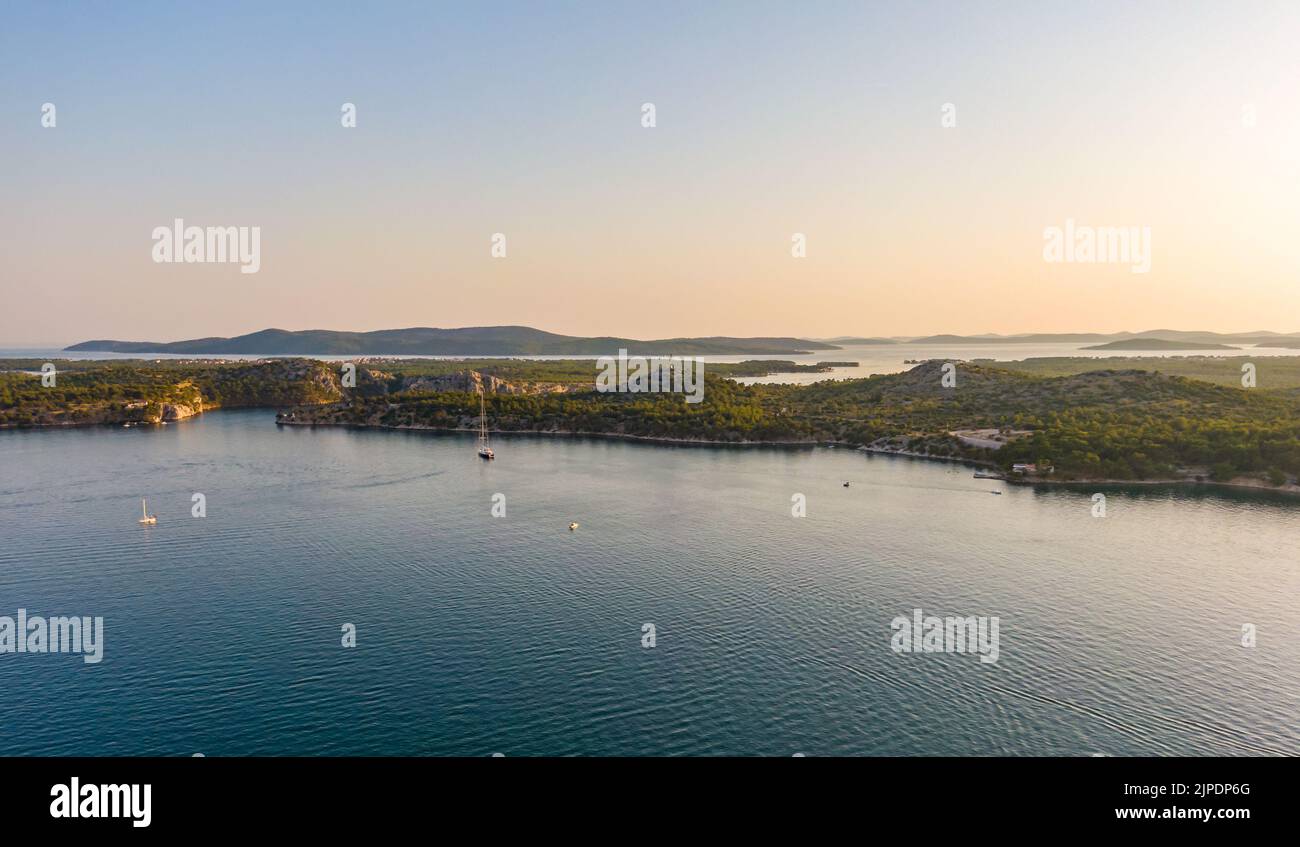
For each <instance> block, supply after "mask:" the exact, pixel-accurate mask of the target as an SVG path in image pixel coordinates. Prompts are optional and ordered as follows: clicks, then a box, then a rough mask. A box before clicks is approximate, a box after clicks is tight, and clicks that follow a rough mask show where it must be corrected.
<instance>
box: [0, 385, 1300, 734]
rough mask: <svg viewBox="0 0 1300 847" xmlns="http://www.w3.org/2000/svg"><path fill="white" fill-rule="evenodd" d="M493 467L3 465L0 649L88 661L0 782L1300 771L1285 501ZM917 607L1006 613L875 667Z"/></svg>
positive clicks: (14, 663) (815, 456)
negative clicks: (986, 770)
mask: <svg viewBox="0 0 1300 847" xmlns="http://www.w3.org/2000/svg"><path fill="white" fill-rule="evenodd" d="M495 446H496V447H497V451H498V457H499V458H498V459H497V461H496V462H494V463H491V464H487V463H483V462H482V461H480V460H479V459H478V458H477V457H476V456H475V454H474V449H473V441H472V439H471V438H468V437H465V436H460V435H437V434H428V433H393V432H367V431H349V430H343V429H316V430H311V429H294V428H290V429H277V428H276V426H275V425H274V423H273V416H272V415H271V414H270V413H269V412H267V411H265V410H260V411H222V412H216V413H211V414H208V415H205V416H203V417H202V418H200V419H198V420H194V421H189V422H185V423H182V424H178V425H172V426H167V427H159V428H136V429H112V428H96V429H79V430H67V431H29V432H0V539H3V543H0V615H10V616H13V615H15V614H16V612H17V609H19V608H25V609H27V610H28V613H29V614H44V615H59V614H68V615H92V616H93V615H102V616H103V617H104V619H105V642H106V644H105V655H104V659H103V661H102V662H101V663H100V664H98V665H88V664H85V663H84V662H83V661H82V660H81V659H80V658H79V657H76V656H71V655H30V654H26V655H18V654H0V691H3V692H4V700H5V704H4V713H5V717H4V720H3V721H0V754H46V755H65V754H89V755H104V754H107V755H114V754H123V755H125V754H161V755H190V754H191V753H194V752H202V753H204V754H206V755H209V756H211V755H245V754H272V755H275V754H415V755H424V754H433V755H445V754H453V755H488V754H491V753H494V752H500V753H504V754H506V755H510V756H515V755H538V754H551V755H611V754H618V755H636V754H655V755H661V754H673V755H681V754H742V755H751V754H763V755H777V756H789V755H791V754H792V753H795V752H802V753H805V754H807V755H830V754H852V755H943V754H949V755H999V754H1012V755H1085V756H1086V755H1091V754H1098V753H1100V754H1111V755H1146V754H1179V755H1202V754H1204V755H1209V754H1227V755H1241V754H1281V753H1288V754H1297V753H1300V622H1298V619H1297V615H1296V609H1295V602H1296V597H1297V596H1300V556H1298V555H1297V552H1296V551H1297V538H1300V534H1298V533H1297V526H1298V525H1300V503H1297V502H1295V501H1287V500H1280V499H1269V498H1266V497H1261V496H1247V495H1240V496H1238V495H1229V496H1220V495H1196V494H1190V493H1186V492H1184V493H1176V492H1172V491H1169V490H1159V489H1111V490H1109V491H1108V492H1107V494H1108V498H1109V501H1108V516H1107V517H1105V518H1100V519H1099V518H1093V517H1091V507H1092V502H1091V500H1090V499H1089V495H1090V494H1091V492H1069V491H1063V490H1042V491H1036V490H1032V489H1027V488H1006V487H1004V486H1003V484H1002V483H999V482H996V481H988V480H976V479H973V478H972V477H971V474H970V471H969V470H968V469H964V468H961V467H959V466H949V465H943V464H937V463H928V462H923V461H914V460H908V459H902V458H894V457H878V456H877V457H871V456H867V455H864V454H862V453H857V452H853V451H847V450H831V449H806V450H778V449H740V448H737V449H714V448H685V447H665V446H652V445H644V444H634V443H625V442H618V441H600V440H582V439H560V438H544V437H523V436H520V437H502V438H499V439H497V440H496V444H495ZM844 481H849V482H851V483H852V486H851V487H850V488H844V487H843V485H842V483H843V482H844ZM992 490H1000V491H1003V492H1004V493H1003V495H1002V496H992V495H991V494H990V493H989V492H990V491H992ZM194 492H202V493H203V494H205V495H206V498H207V510H208V516H207V517H206V518H193V517H191V516H190V508H191V495H192V493H194ZM796 492H798V493H802V494H804V495H806V498H807V510H808V511H807V517H806V518H801V519H800V518H793V517H791V514H790V508H791V495H792V494H794V493H796ZM495 493H501V494H504V495H505V498H506V516H505V517H499V518H494V517H493V516H492V514H491V507H492V497H493V495H494V494H495ZM142 496H147V497H148V498H149V505H150V511H152V512H155V513H156V514H157V515H158V525H157V526H155V527H140V526H138V525H137V524H136V518H137V517H138V514H139V508H140V497H142ZM570 521H578V522H580V524H581V526H580V528H579V529H578V530H577V531H576V532H570V531H569V530H568V524H569V522H570ZM918 607H919V608H922V609H924V610H925V612H926V613H927V614H936V615H988V616H994V615H996V616H998V617H999V618H1000V658H999V661H998V662H997V663H996V664H981V663H980V662H979V661H977V659H976V657H974V656H971V655H951V654H931V655H905V654H903V655H900V654H896V653H894V652H893V651H891V649H890V638H891V635H892V630H891V628H890V621H891V620H892V619H893V618H894V617H896V616H899V615H910V614H911V611H912V610H913V609H915V608H918ZM344 623H353V624H355V626H356V628H357V638H358V644H357V646H356V647H355V648H344V647H342V646H341V645H340V638H341V633H340V627H341V626H342V625H343V624H344ZM644 623H653V624H654V625H655V627H656V629H657V646H655V647H654V648H652V649H645V648H643V647H642V646H641V633H642V625H643V624H644ZM1243 623H1252V624H1254V625H1255V626H1256V627H1257V632H1258V644H1257V646H1255V647H1253V648H1248V647H1243V646H1242V645H1241V627H1242V624H1243Z"/></svg>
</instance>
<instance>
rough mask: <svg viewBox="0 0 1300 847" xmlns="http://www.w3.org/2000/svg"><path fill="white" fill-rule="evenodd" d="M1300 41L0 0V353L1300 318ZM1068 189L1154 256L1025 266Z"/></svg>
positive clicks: (1183, 20)
mask: <svg viewBox="0 0 1300 847" xmlns="http://www.w3.org/2000/svg"><path fill="white" fill-rule="evenodd" d="M181 6H184V8H181ZM652 7H653V8H652ZM1298 35H1300V4H1297V3H1294V2H1279V3H1263V2H1259V3H1257V2H1232V3H1230V2H1222V3H1196V2H1169V3H1159V2H1142V3H1132V2H1125V3H1063V2H1033V3H1028V2H1027V3H981V2H952V3H908V4H904V3H902V2H897V3H888V4H877V3H861V2H857V3H842V4H841V3H824V2H814V3H799V4H795V3H789V4H774V3H717V4H713V3H709V4H701V3H670V4H663V3H655V4H646V3H613V2H610V3H588V4H557V3H499V4H477V3H476V4H470V3H457V4H438V5H436V6H435V5H433V4H426V3H409V4H406V3H385V2H376V3H365V4H361V3H356V4H353V3H347V4H345V3H337V4H336V3H326V4H315V3H313V4H307V3H302V4H263V3H247V4H245V3H222V4H216V5H203V6H198V5H190V4H176V3H157V4H152V3H131V4H104V3H95V4H84V5H83V4H74V3H66V4H65V3H43V4H24V5H23V6H17V5H6V7H5V9H4V11H3V23H2V24H0V57H3V58H0V294H3V296H4V303H5V308H4V309H3V310H0V347H6V346H8V347H14V346H23V345H33V346H35V345H45V344H66V343H71V342H75V341H80V340H84V339H88V338H116V339H131V340H159V341H163V340H176V339H181V338H191V337H196V336H205V335H235V334H241V333H245V332H250V331H254V330H258V329H262V328H265V327H270V326H275V327H281V328H285V329H310V328H324V329H346V330H370V329H380V328H388V327H403V326H442V327H452V326H475V325H497V324H524V325H529V326H535V327H538V328H541V329H546V330H550V331H554V332H562V333H570V334H577V335H621V336H631V337H640V338H652V337H667V336H681V335H724V334H725V335H800V336H818V337H829V336H838V335H905V334H912V335H921V334H928V333H938V332H954V333H984V332H1002V333H1015V332H1053V331H1061V332H1065V331H1116V330H1141V329H1151V328H1157V327H1168V328H1177V329H1209V330H1218V331H1247V330H1257V329H1271V330H1278V331H1284V332H1300V49H1298V48H1297V36H1298ZM647 101H648V102H652V103H654V104H655V107H656V118H657V126H655V127H654V128H644V127H643V126H642V125H641V104H642V103H643V102H647ZM46 102H49V103H53V104H54V105H55V106H56V108H57V126H56V127H54V128H46V127H42V125H41V109H42V104H44V103H46ZM345 102H351V103H355V104H356V108H357V127H356V128H344V127H342V126H341V124H340V107H341V105H342V104H343V103H345ZM945 103H952V104H954V105H955V107H956V116H957V125H956V126H955V127H951V128H945V127H943V126H941V122H940V119H941V109H942V107H943V105H944V104H945ZM1252 115H1253V125H1251V124H1252V120H1251V119H1250V117H1249V116H1252ZM178 217H180V218H183V219H184V220H185V221H186V223H188V224H195V225H199V226H209V225H211V226H259V227H261V270H260V272H258V273H256V274H241V273H240V272H239V269H238V267H237V266H235V265H217V264H156V263H154V262H153V261H152V259H151V248H152V246H153V242H152V240H151V232H152V231H153V229H154V227H157V226H160V225H170V224H171V222H172V220H173V219H174V218H178ZM1067 219H1073V220H1074V221H1075V222H1076V224H1079V225H1094V226H1139V227H1150V230H1151V242H1152V259H1151V270H1150V272H1149V273H1146V274H1134V273H1131V272H1130V270H1129V267H1128V266H1127V265H1119V264H1115V265H1104V264H1049V263H1047V262H1045V261H1044V259H1043V243H1044V239H1043V230H1044V228H1045V227H1049V226H1063V225H1064V224H1065V221H1066V220H1067ZM497 232H500V233H504V234H505V236H506V239H507V251H508V252H507V256H506V258H504V259H494V258H492V257H491V255H490V248H491V238H492V234H493V233H497ZM794 233H804V234H806V236H807V250H808V255H807V258H804V259H796V258H793V257H792V256H791V236H792V234H794Z"/></svg>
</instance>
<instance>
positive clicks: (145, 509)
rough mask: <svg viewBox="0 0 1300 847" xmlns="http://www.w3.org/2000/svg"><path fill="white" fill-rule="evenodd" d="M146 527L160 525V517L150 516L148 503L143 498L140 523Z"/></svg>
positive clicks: (141, 499) (141, 500)
mask: <svg viewBox="0 0 1300 847" xmlns="http://www.w3.org/2000/svg"><path fill="white" fill-rule="evenodd" d="M139 522H140V523H141V524H144V525H145V526H152V525H153V524H156V523H158V516H157V515H151V514H149V505H148V501H147V500H145V499H144V498H143V497H141V498H140V521H139Z"/></svg>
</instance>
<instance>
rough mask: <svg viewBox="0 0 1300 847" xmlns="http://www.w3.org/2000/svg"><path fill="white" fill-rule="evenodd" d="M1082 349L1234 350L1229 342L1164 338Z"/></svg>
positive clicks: (1096, 345)
mask: <svg viewBox="0 0 1300 847" xmlns="http://www.w3.org/2000/svg"><path fill="white" fill-rule="evenodd" d="M1080 349H1083V350H1236V349H1238V348H1236V347H1233V346H1232V345H1231V344H1214V343H1208V342H1199V341H1170V340H1168V339H1164V338H1130V339H1128V340H1126V341H1110V342H1107V343H1106V344H1094V345H1092V346H1091V347H1083V348H1080Z"/></svg>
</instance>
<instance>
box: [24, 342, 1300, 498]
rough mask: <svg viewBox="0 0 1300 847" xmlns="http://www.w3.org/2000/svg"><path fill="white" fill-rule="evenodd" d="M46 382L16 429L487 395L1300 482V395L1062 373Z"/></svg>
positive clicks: (452, 405)
mask: <svg viewBox="0 0 1300 847" xmlns="http://www.w3.org/2000/svg"><path fill="white" fill-rule="evenodd" d="M1128 361H1134V360H1128ZM1275 361H1276V363H1275ZM1282 361H1283V360H1270V366H1271V367H1273V368H1275V369H1276V368H1280V367H1282V365H1281V364H1280V363H1281V362H1282ZM1098 364H1099V365H1100V364H1104V362H1099V363H1098ZM1159 364H1160V363H1159V362H1153V366H1158V365H1159ZM6 367H7V368H8V370H5V368H6ZM39 367H40V363H38V362H34V361H28V362H18V363H15V362H8V363H4V362H0V426H41V425H60V424H84V423H118V424H120V423H123V422H126V423H140V422H157V421H162V420H171V419H180V418H183V417H187V416H188V415H190V414H196V413H198V412H202V411H204V410H206V409H211V408H214V407H219V406H260V407H271V408H275V409H276V410H277V411H282V412H284V415H283V416H282V417H281V421H282V422H283V423H286V424H319V425H328V424H341V425H352V426H374V427H394V428H425V429H472V428H474V427H475V426H476V424H477V415H478V392H480V391H482V392H484V393H485V395H486V399H487V415H488V418H489V426H490V427H491V428H493V429H494V430H498V431H514V432H548V433H574V434H596V435H616V436H628V437H641V438H652V439H673V440H683V441H700V442H725V443H753V442H772V443H775V442H782V443H818V442H828V441H834V442H838V443H842V444H848V445H852V446H861V447H866V448H869V449H874V450H884V451H890V452H906V453H911V454H917V455H923V456H934V457H947V458H961V459H968V460H974V461H981V462H987V463H990V464H993V465H997V466H1000V467H1003V468H1009V467H1010V465H1011V464H1012V463H1015V462H1033V463H1038V464H1041V465H1052V466H1054V467H1055V469H1056V470H1055V474H1054V475H1053V478H1054V479H1060V480H1068V479H1109V480H1131V479H1169V478H1197V477H1202V476H1203V477H1205V478H1212V479H1218V480H1228V479H1234V478H1236V477H1239V476H1242V475H1245V476H1248V477H1251V478H1253V479H1257V480H1261V481H1263V480H1268V481H1271V482H1272V483H1273V484H1275V485H1278V486H1283V485H1287V484H1288V483H1287V481H1288V479H1289V478H1293V477H1295V476H1298V475H1300V394H1298V393H1297V391H1296V390H1295V388H1294V387H1290V386H1288V387H1280V388H1275V389H1263V388H1257V389H1244V388H1240V387H1231V386H1229V385H1220V384H1214V383H1211V382H1207V381H1203V380H1200V379H1191V378H1187V377H1182V376H1174V375H1168V374H1162V373H1156V372H1152V371H1147V370H1138V369H1135V368H1125V369H1116V370H1094V371H1086V372H1082V373H1066V374H1063V375H1059V376H1058V375H1051V376H1044V375H1036V374H1032V373H1026V372H1021V371H1016V370H1010V369H1007V368H1002V367H997V366H994V365H990V364H982V363H981V364H973V363H956V364H955V366H953V367H955V370H953V371H952V374H953V376H954V377H955V384H951V383H945V380H944V376H945V373H946V372H947V368H948V367H949V366H948V363H944V362H938V361H931V362H925V363H922V364H920V365H917V366H916V367H914V368H913V369H912V370H910V371H907V372H904V373H898V374H890V375H885V376H874V377H871V378H868V379H854V380H842V381H825V382H818V383H813V384H811V385H803V386H795V385H751V386H743V385H740V384H739V383H737V382H734V381H732V380H730V379H725V378H722V377H719V376H717V375H714V374H711V373H710V374H706V377H705V392H704V398H703V402H700V403H696V404H692V403H686V402H685V401H684V398H683V397H682V395H680V394H671V393H668V394H618V393H598V392H596V391H595V390H594V375H595V368H594V364H593V363H592V362H591V361H590V360H560V361H533V360H520V359H490V360H468V361H464V360H462V361H453V360H406V361H369V362H359V363H357V365H356V385H355V387H352V386H345V385H344V383H343V380H342V379H341V373H342V369H343V367H344V366H343V365H342V364H341V363H325V362H320V361H315V360H308V359H275V360H264V361H258V362H227V363H220V362H202V361H200V362H178V361H163V362H138V361H136V362H65V363H62V364H61V365H60V367H61V368H62V370H61V371H60V372H59V374H58V380H57V386H56V387H44V386H42V384H41V380H40V376H39V373H36V372H35V371H36V370H37V369H39ZM1051 367H1052V368H1061V367H1064V366H1063V365H1060V364H1057V363H1054V364H1052V365H1051ZM1270 373H1281V371H1277V370H1275V371H1271V372H1270ZM980 433H982V434H980ZM993 442H996V443H997V447H996V449H995V448H994V447H992V446H990V444H991V443H993ZM1290 487H1293V486H1290Z"/></svg>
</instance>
